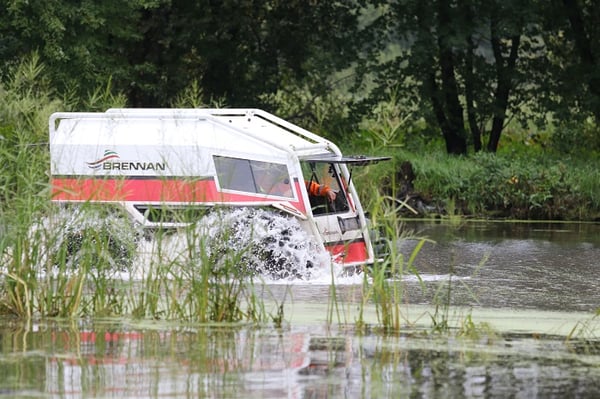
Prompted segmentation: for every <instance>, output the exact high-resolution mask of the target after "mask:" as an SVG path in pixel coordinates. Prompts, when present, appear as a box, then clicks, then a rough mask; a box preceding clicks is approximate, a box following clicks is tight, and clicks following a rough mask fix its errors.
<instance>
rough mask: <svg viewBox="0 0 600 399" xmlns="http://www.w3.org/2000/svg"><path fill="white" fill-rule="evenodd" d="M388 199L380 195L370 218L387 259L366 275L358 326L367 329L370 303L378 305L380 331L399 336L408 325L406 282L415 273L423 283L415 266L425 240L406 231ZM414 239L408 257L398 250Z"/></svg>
mask: <svg viewBox="0 0 600 399" xmlns="http://www.w3.org/2000/svg"><path fill="white" fill-rule="evenodd" d="M399 206H402V205H401V204H400V205H397V203H396V202H394V201H389V198H386V197H383V196H378V197H376V201H375V202H374V203H373V204H372V208H371V209H372V211H371V218H372V222H373V223H374V226H375V227H376V228H377V230H378V231H379V234H380V237H379V239H380V241H379V242H378V244H379V245H380V246H382V249H383V252H385V256H384V257H382V258H380V259H377V261H376V262H375V263H374V264H373V265H372V266H371V267H370V268H369V270H368V273H363V295H362V303H361V306H360V308H359V313H358V317H357V320H356V323H357V325H358V326H359V327H365V326H366V322H365V318H364V316H365V311H366V308H367V306H368V305H369V304H371V303H372V304H373V305H374V306H375V312H376V314H377V320H378V323H379V326H380V327H381V329H382V330H383V331H384V332H386V333H398V332H400V331H401V329H402V327H403V326H405V325H406V324H408V318H407V317H406V314H405V312H403V310H402V308H403V306H404V305H406V301H405V300H406V298H405V295H404V294H405V293H404V286H403V282H402V281H403V279H404V278H405V277H406V275H408V274H412V275H414V276H416V277H417V279H419V281H420V282H421V288H423V289H424V285H423V283H422V281H421V280H420V277H419V273H418V271H417V270H416V269H415V267H414V262H415V259H416V257H417V256H418V254H419V252H420V251H421V248H422V247H423V245H424V244H425V243H426V242H427V241H428V240H427V239H426V238H418V237H415V236H414V235H413V234H412V232H410V231H407V230H406V229H405V228H404V226H403V224H402V222H401V221H400V219H399V212H398V207H399ZM408 239H410V240H415V241H416V242H417V244H416V246H415V247H414V249H413V250H412V252H411V253H410V255H409V256H408V257H406V256H405V255H404V254H403V253H402V252H400V251H399V248H398V245H399V244H400V243H401V242H402V241H404V240H408Z"/></svg>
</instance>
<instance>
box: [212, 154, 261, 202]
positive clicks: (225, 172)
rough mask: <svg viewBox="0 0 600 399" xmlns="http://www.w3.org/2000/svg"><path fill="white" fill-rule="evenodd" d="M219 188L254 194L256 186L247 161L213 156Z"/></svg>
mask: <svg viewBox="0 0 600 399" xmlns="http://www.w3.org/2000/svg"><path fill="white" fill-rule="evenodd" d="M213 159H214V161H215V168H216V169H217V178H218V179H219V185H220V186H221V188H224V189H227V190H236V191H246V192H250V193H255V192H256V191H257V190H256V185H255V184H254V177H253V176H252V169H250V161H249V160H248V159H239V158H229V157H220V156H217V155H215V156H213Z"/></svg>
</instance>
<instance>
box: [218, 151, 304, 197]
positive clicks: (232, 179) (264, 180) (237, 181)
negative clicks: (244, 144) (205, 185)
mask: <svg viewBox="0 0 600 399" xmlns="http://www.w3.org/2000/svg"><path fill="white" fill-rule="evenodd" d="M213 159H214V161H215V168H216V170H217V178H218V179H219V185H220V186H221V188H223V189H226V190H235V191H245V192H248V193H254V194H266V195H273V196H278V197H287V198H292V197H293V191H292V185H291V183H290V181H291V180H290V174H289V172H288V169H287V165H285V164H279V163H271V162H261V161H252V160H249V159H240V158H230V157H223V156H217V155H215V156H213Z"/></svg>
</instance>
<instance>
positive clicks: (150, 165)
mask: <svg viewBox="0 0 600 399" xmlns="http://www.w3.org/2000/svg"><path fill="white" fill-rule="evenodd" d="M86 163H87V165H88V168H90V169H96V170H100V169H101V170H161V171H164V170H165V169H166V164H165V163H164V162H131V161H122V160H121V158H120V157H119V154H117V153H116V152H115V151H112V150H104V156H103V157H102V158H100V159H98V160H96V161H94V162H86Z"/></svg>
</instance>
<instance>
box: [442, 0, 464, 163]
mask: <svg viewBox="0 0 600 399" xmlns="http://www.w3.org/2000/svg"><path fill="white" fill-rule="evenodd" d="M438 9H439V14H438V28H439V30H438V32H440V33H438V48H439V58H440V70H441V79H442V84H441V90H442V93H441V94H442V95H441V97H442V98H443V101H444V105H445V107H443V108H445V110H446V113H445V114H446V123H445V125H441V127H442V133H443V134H444V139H445V140H446V151H448V153H449V154H457V155H460V154H466V153H467V140H466V131H465V125H464V124H465V121H464V117H463V108H462V106H461V105H460V100H459V97H458V84H457V83H456V77H455V71H454V54H453V53H452V45H451V44H450V43H449V42H448V40H449V38H448V37H447V36H446V35H444V32H451V31H452V18H451V16H450V4H449V2H448V1H447V0H439V1H438Z"/></svg>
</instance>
